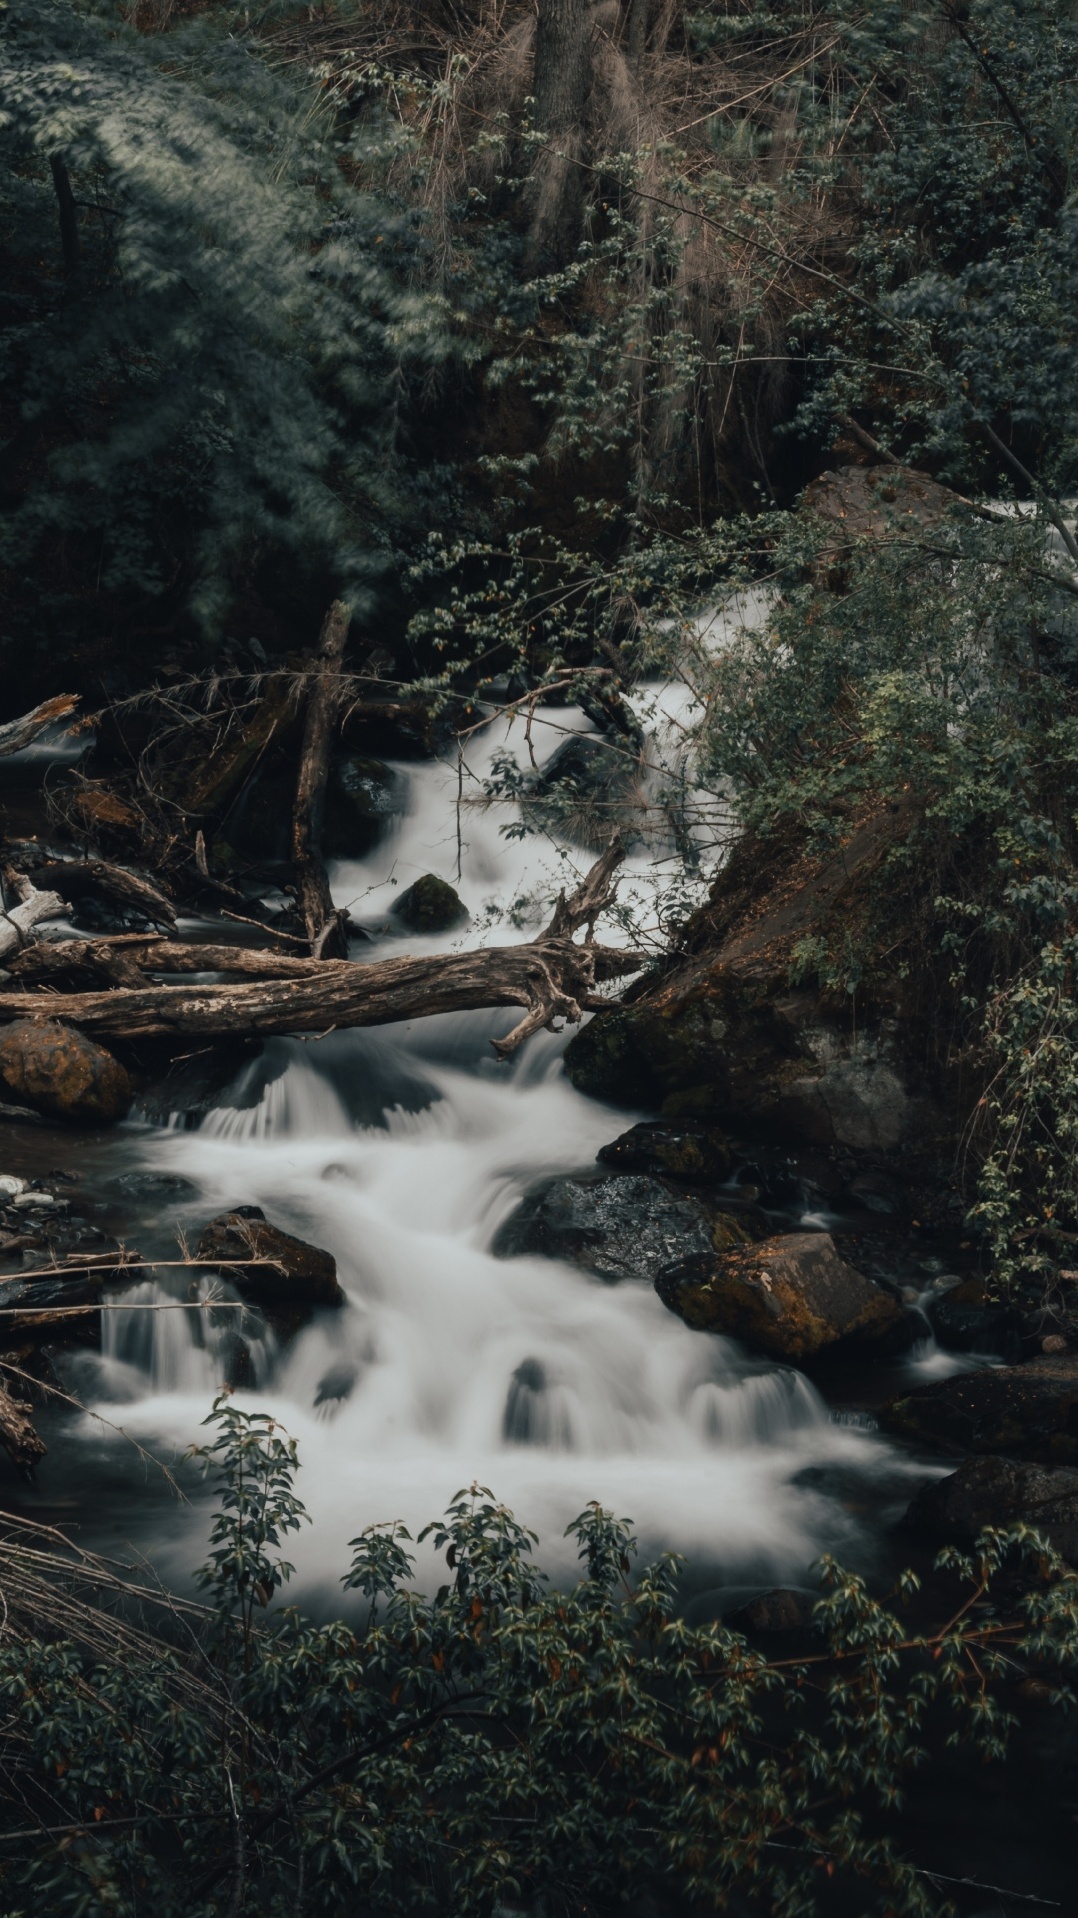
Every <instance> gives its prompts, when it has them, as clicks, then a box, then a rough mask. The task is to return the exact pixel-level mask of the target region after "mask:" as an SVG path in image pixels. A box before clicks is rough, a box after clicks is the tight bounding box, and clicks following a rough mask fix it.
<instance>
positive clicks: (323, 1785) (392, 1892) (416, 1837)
mask: <svg viewBox="0 0 1078 1918" xmlns="http://www.w3.org/2000/svg"><path fill="white" fill-rule="evenodd" d="M210 1423H212V1424H213V1425H214V1426H215V1428H216V1438H215V1440H214V1442H213V1443H212V1444H211V1445H210V1446H209V1447H207V1448H204V1449H203V1450H202V1452H201V1454H200V1456H201V1458H202V1460H203V1462H204V1463H205V1464H206V1465H207V1466H208V1467H210V1468H212V1469H213V1470H214V1471H215V1473H216V1475H217V1478H218V1482H219V1487H220V1505H219V1511H218V1516H217V1519H216V1521H215V1523H214V1526H213V1531H212V1549H211V1556H210V1560H209V1562H208V1565H207V1566H206V1568H205V1570H204V1572H203V1574H202V1582H203V1584H204V1586H205V1588H206V1590H207V1595H208V1599H209V1604H208V1607H206V1608H202V1607H199V1606H196V1605H193V1604H191V1603H188V1602H185V1601H183V1600H180V1599H175V1598H170V1597H169V1596H168V1595H167V1594H165V1593H163V1592H160V1591H159V1590H157V1591H155V1590H154V1589H152V1588H147V1587H146V1586H145V1585H143V1586H141V1587H136V1586H134V1585H132V1584H131V1583H130V1582H128V1581H127V1580H126V1578H125V1577H124V1576H123V1575H122V1574H121V1573H120V1572H118V1571H117V1570H116V1569H115V1568H111V1569H110V1568H109V1567H108V1566H107V1565H106V1564H104V1563H103V1562H101V1561H91V1560H81V1561H77V1562H74V1563H73V1562H72V1560H71V1557H70V1556H69V1555H68V1554H65V1553H62V1552H58V1551H56V1550H55V1549H52V1550H48V1549H45V1548H44V1546H43V1544H42V1541H41V1539H40V1535H38V1534H35V1533H34V1531H33V1529H32V1528H30V1529H29V1530H28V1531H27V1532H24V1533H20V1532H19V1531H18V1530H17V1529H16V1530H14V1531H13V1532H9V1535H8V1538H7V1540H6V1542H5V1545H4V1547H3V1589H4V1595H5V1600H6V1603H7V1607H8V1612H7V1623H6V1627H5V1630H4V1632H3V1635H2V1637H0V1695H2V1696H3V1698H4V1700H5V1703H6V1705H7V1708H8V1709H7V1714H6V1717H5V1721H4V1726H3V1732H2V1742H3V1767H2V1770H0V1803H2V1805H3V1813H2V1820H0V1847H2V1849H0V1860H2V1862H0V1883H2V1884H3V1887H4V1908H5V1910H6V1911H8V1912H9V1913H10V1914H11V1915H12V1918H16V1914H19V1915H20V1918H21V1914H22V1913H29V1912H30V1911H34V1912H41V1913H46V1912H47V1913H49V1914H56V1915H57V1918H59V1915H60V1914H64V1913H71V1914H74V1913H79V1914H87V1915H89V1914H94V1915H95V1918H96V1915H97V1914H102V1915H103V1914H105V1913H109V1914H132V1918H133V1915H134V1914H136V1913H144V1912H149V1911H151V1910H152V1911H153V1912H154V1913H155V1914H159V1918H167V1915H168V1914H171V1913H175V1914H177V1918H178V1914H180V1913H182V1914H184V1918H197V1914H200V1913H203V1912H205V1913H207V1914H208V1913H210V1912H220V1911H222V1910H227V1911H229V1912H230V1913H231V1914H232V1915H233V1918H240V1914H246V1913H250V1914H254V1913H259V1914H284V1913H286V1912H287V1913H289V1914H292V1913H295V1912H296V1911H298V1910H303V1911H306V1912H312V1913H314V1912H327V1913H329V1912H345V1911H353V1910H356V1909H362V1910H364V1911H370V1912H372V1913H386V1914H391V1913H399V1914H412V1913H419V1912H423V1911H431V1912H439V1913H450V1912H452V1913H462V1914H463V1913H476V1914H479V1913H493V1912H495V1911H497V1910H502V1911H505V1910H507V1909H511V1910H527V1911H536V1912H538V1911H543V1912H564V1913H573V1912H577V1913H584V1912H585V1911H600V1912H602V1911H614V1910H619V1909H627V1908H628V1909H641V1910H643V1909H648V1910H652V1911H654V1910H656V1909H658V1910H661V1911H670V1912H675V1911H676V1912H683V1911H685V1910H686V1909H688V1908H691V1909H693V1910H696V1909H699V1910H701V1911H707V1910H726V1909H733V1910H736V1911H740V1912H749V1911H754V1910H759V1911H763V1912H768V1913H781V1914H788V1918H793V1914H795V1913H796V1914H808V1913H811V1912H813V1911H817V1910H820V1911H826V1910H828V1909H830V1908H831V1904H832V1901H833V1899H834V1897H836V1896H839V1897H847V1898H848V1897H849V1896H850V1895H852V1896H854V1897H856V1899H857V1900H858V1903H857V1909H858V1910H859V1911H865V1912H867V1911H869V1910H878V1911H880V1912H881V1913H883V1912H890V1913H904V1914H918V1915H919V1918H920V1915H924V1914H928V1913H930V1912H933V1911H935V1910H936V1909H937V1906H936V1903H935V1901H934V1898H933V1896H932V1893H931V1888H930V1886H929V1883H928V1880H927V1877H926V1876H925V1875H924V1874H923V1873H920V1872H918V1870H917V1869H916V1866H915V1864H914V1863H913V1862H912V1861H909V1860H907V1859H905V1858H904V1857H903V1855H902V1852H901V1849H900V1848H899V1846H898V1844H897V1843H896V1837H897V1831H898V1827H899V1821H900V1818H901V1811H902V1805H903V1785H904V1781H906V1780H907V1779H908V1778H909V1777H910V1775H911V1773H912V1772H913V1771H914V1770H915V1769H916V1767H917V1766H918V1765H919V1764H921V1763H922V1762H923V1760H924V1758H925V1756H926V1748H927V1747H928V1745H929V1743H930V1741H931V1742H938V1743H939V1744H943V1743H946V1744H948V1745H951V1746H954V1747H956V1748H960V1749H962V1750H965V1751H966V1752H967V1753H968V1754H969V1755H970V1757H971V1759H972V1760H976V1759H978V1758H979V1759H997V1758H1000V1757H1001V1756H1003V1755H1004V1754H1005V1752H1006V1749H1007V1744H1008V1738H1009V1734H1010V1731H1011V1729H1012V1726H1013V1723H1014V1720H1013V1718H1012V1716H1011V1714H1010V1712H1009V1710H1008V1707H1007V1702H1006V1699H1005V1697H1002V1696H1001V1692H1002V1690H1003V1688H1004V1687H1005V1685H1006V1684H1007V1683H1009V1682H1013V1680H1014V1679H1015V1677H1017V1676H1021V1675H1022V1674H1023V1673H1027V1672H1029V1671H1030V1670H1034V1671H1035V1672H1037V1673H1039V1674H1041V1675H1042V1677H1041V1679H1040V1681H1039V1682H1040V1683H1041V1686H1042V1690H1045V1691H1048V1692H1050V1693H1051V1694H1052V1695H1053V1696H1055V1697H1056V1699H1057V1700H1058V1701H1059V1702H1065V1701H1066V1700H1067V1698H1068V1697H1069V1693H1068V1691H1067V1681H1068V1675H1070V1674H1072V1673H1073V1671H1074V1669H1075V1666H1076V1664H1078V1581H1076V1579H1075V1575H1074V1574H1073V1573H1072V1572H1070V1571H1069V1570H1068V1569H1067V1568H1066V1567H1065V1566H1064V1565H1063V1564H1062V1563H1061V1561H1060V1560H1059V1559H1058V1557H1057V1556H1056V1555H1055V1553H1053V1552H1052V1551H1051V1550H1050V1549H1049V1548H1047V1547H1046V1546H1045V1545H1044V1544H1043V1543H1042V1542H1041V1541H1040V1540H1038V1539H1037V1537H1036V1536H1035V1534H1033V1533H1031V1532H1029V1531H1028V1530H1026V1529H1024V1528H1019V1530H1018V1531H1016V1532H1014V1533H1010V1534H1004V1533H1001V1532H986V1533H985V1534H984V1535H983V1536H982V1538H981V1539H980V1540H979V1542H978V1545H977V1547H976V1550H975V1551H974V1553H973V1554H972V1556H971V1557H969V1558H965V1557H962V1556H961V1555H960V1554H958V1553H956V1552H947V1553H945V1554H944V1555H943V1559H942V1560H941V1563H945V1564H946V1566H947V1568H948V1572H949V1576H950V1579H951V1581H952V1586H951V1589H952V1592H953V1595H954V1603H953V1609H952V1612H951V1615H950V1617H949V1618H948V1620H947V1622H946V1623H944V1624H943V1625H941V1626H939V1627H936V1628H933V1629H928V1630H925V1631H919V1630H917V1629H916V1628H914V1627H912V1626H911V1625H910V1624H909V1623H908V1622H904V1621H903V1618H902V1617H901V1615H900V1610H901V1608H902V1607H904V1606H905V1605H906V1604H907V1602H908V1601H910V1600H911V1599H913V1598H914V1597H915V1594H916V1589H917V1580H916V1578H915V1577H914V1575H913V1574H912V1573H906V1574H904V1575H903V1576H902V1578H901V1579H900V1580H899V1584H898V1587H897V1590H896V1595H895V1596H896V1598H897V1599H898V1601H899V1605H900V1610H894V1609H889V1607H888V1606H887V1605H885V1604H882V1603H880V1602H879V1601H877V1600H876V1599H874V1598H873V1597H872V1596H871V1595H870V1594H869V1592H868V1590H867V1589H866V1587H865V1585H864V1583H863V1581H862V1580H861V1579H859V1578H857V1577H854V1576H852V1575H851V1574H849V1573H847V1572H844V1571H843V1570H842V1569H841V1568H840V1567H838V1566H837V1565H835V1564H833V1563H832V1562H830V1561H824V1564H823V1573H822V1576H823V1596H822V1597H821V1599H820V1601H819V1603H818V1605H817V1607H816V1626H817V1634H818V1643H817V1646H816V1647H815V1648H813V1649H811V1650H809V1651H802V1652H800V1653H798V1654H797V1656H796V1657H791V1658H785V1659H783V1658H779V1659H775V1660H771V1661H769V1660H768V1659H767V1658H765V1657H764V1656H763V1655H762V1654H761V1653H760V1652H759V1651H757V1650H755V1649H753V1648H752V1647H751V1646H750V1645H749V1644H748V1643H747V1642H746V1640H745V1639H744V1638H743V1637H741V1636H739V1635H738V1634H737V1633H736V1632H734V1631H731V1630H728V1629H727V1628H726V1627H725V1626H723V1625H721V1624H708V1625H704V1626H690V1625H688V1624H687V1623H686V1622H685V1620H684V1618H683V1617H682V1616H681V1615H680V1612H679V1609H678V1604H677V1564H676V1561H674V1560H672V1559H670V1558H664V1559H662V1560H660V1561H659V1562H658V1563H656V1564H653V1565H649V1566H645V1567H643V1568H635V1567H634V1563H633V1557H634V1543H633V1539H632V1537H631V1534H630V1531H629V1527H628V1525H627V1524H626V1523H625V1522H624V1521H619V1520H615V1519H614V1518H612V1517H611V1516H610V1515H609V1514H608V1513H606V1512H603V1511H601V1510H600V1509H599V1508H598V1507H595V1506H592V1507H589V1508H588V1510H587V1511H586V1512H584V1513H583V1514H582V1515H581V1516H580V1517H579V1518H578V1519H577V1520H575V1521H574V1523H573V1524H572V1525H571V1526H570V1527H569V1532H570V1534H571V1535H572V1536H573V1537H575V1538H576V1540H577V1541H578V1544H579V1550H580V1560H581V1574H580V1578H579V1581H578V1583H577V1584H576V1585H575V1586H574V1587H573V1589H572V1590H557V1589H552V1588H551V1587H550V1586H549V1584H548V1582H547V1580H546V1579H545V1577H544V1576H543V1574H542V1572H541V1571H539V1570H538V1569H537V1568H536V1567H535V1565H534V1564H533V1561H532V1545H533V1543H534V1540H533V1537H532V1535H530V1534H529V1533H528V1532H526V1531H525V1530H524V1529H523V1528H522V1527H521V1526H520V1524H519V1523H518V1522H517V1521H516V1520H515V1519H514V1517H513V1516H512V1514H511V1513H510V1512H508V1511H507V1510H506V1509H505V1508H504V1507H503V1506H500V1505H498V1504H497V1503H496V1502H495V1501H494V1499H493V1498H492V1497H491V1495H490V1494H489V1493H487V1492H485V1491H484V1490H483V1489H482V1488H480V1487H472V1489H471V1490H470V1491H468V1492H464V1493H461V1494H459V1495H458V1496H457V1497H456V1498H455V1499H454V1500H453V1502H452V1504H451V1505H450V1507H449V1510H448V1512H447V1513H446V1516H445V1518H444V1520H442V1521H441V1522H440V1523H438V1524H436V1525H433V1526H431V1527H429V1528H428V1532H427V1533H424V1534H423V1537H424V1538H425V1537H427V1536H428V1534H429V1535H430V1537H431V1540H432V1543H433V1547H434V1549H435V1550H436V1551H437V1552H438V1553H440V1554H442V1555H443V1557H444V1563H445V1566H446V1571H447V1580H446V1583H445V1584H443V1585H442V1586H441V1588H440V1589H439V1590H438V1591H437V1593H436V1594H435V1595H434V1596H433V1597H432V1598H426V1597H423V1596H421V1595H420V1594H419V1593H417V1592H416V1591H414V1590H412V1589H410V1583H409V1581H410V1578H411V1573H412V1561H411V1558H410V1556H409V1553H408V1549H407V1547H408V1543H409V1541H408V1537H407V1534H406V1533H405V1532H404V1531H403V1530H402V1528H401V1527H400V1526H399V1525H385V1526H373V1527H369V1528H368V1529H367V1531H366V1532H364V1533H363V1534H362V1535H361V1536H360V1537H359V1538H357V1539H355V1540H354V1541H353V1543H352V1554H353V1556H352V1562H351V1566H350V1569H349V1571H348V1572H347V1574H346V1575H345V1577H344V1579H343V1580H342V1583H343V1586H344V1588H345V1591H346V1593H347V1594H349V1596H350V1598H351V1602H352V1613H351V1617H350V1621H349V1622H347V1623H345V1622H344V1621H342V1620H335V1621H333V1622H330V1623H323V1624H318V1623H315V1622H313V1621H312V1620H311V1619H310V1618H308V1617H305V1616H304V1614H303V1613H302V1612H301V1611H299V1610H296V1609H293V1608H288V1609H279V1608H276V1607H273V1606H272V1603H271V1601H272V1600H273V1598H274V1596H275V1594H276V1593H277V1592H278V1590H279V1588H280V1586H281V1585H282V1583H283V1582H285V1581H286V1580H287V1578H288V1576H289V1572H290V1569H291V1568H290V1567H289V1566H288V1565H287V1563H285V1562H284V1561H283V1560H282V1559H281V1557H280V1555H279V1548H280V1544H281V1541H282V1539H283V1537H284V1536H285V1535H287V1534H288V1533H289V1532H291V1531H293V1530H295V1529H296V1527H297V1526H298V1525H299V1524H301V1523H302V1520H303V1516H304V1515H303V1510H302V1507H301V1506H300V1504H299V1503H298V1501H297V1499H296V1497H295V1494H294V1490H293V1480H294V1473H295V1467H296V1453H295V1447H294V1445H293V1443H292V1441H291V1440H289V1439H288V1438H287V1436H286V1435H285V1434H284V1433H282V1432H281V1430H280V1428H279V1427H278V1426H276V1425H275V1423H274V1422H273V1420H272V1419H270V1418H269V1417H267V1416H266V1415H265V1414H262V1413H257V1412H244V1411H241V1410H240V1409H238V1408H237V1407H235V1406H233V1405H231V1404H229V1403H228V1402H227V1401H226V1400H219V1401H218V1402H217V1404H216V1406H215V1408H214V1411H213V1413H212V1414H211V1419H210ZM1015 1552H1017V1554H1018V1555H1019V1557H1021V1558H1022V1559H1023V1560H1024V1561H1025V1563H1026V1575H1025V1580H1024V1592H1025V1595H1024V1596H1023V1597H1021V1598H1019V1599H1017V1600H1015V1597H1014V1592H1015V1587H1014V1580H1013V1578H1010V1579H1005V1580H1004V1582H1003V1583H1004V1591H1005V1592H1007V1591H1008V1590H1009V1591H1010V1594H1011V1603H1010V1605H1009V1607H1008V1606H1007V1605H1005V1604H1004V1605H997V1606H991V1607H989V1606H986V1605H985V1603H984V1600H985V1597H986V1594H987V1593H988V1592H989V1591H990V1589H991V1586H992V1581H993V1580H994V1579H996V1578H997V1577H998V1575H999V1574H1000V1572H1001V1570H1002V1568H1003V1567H1004V1565H1005V1562H1006V1561H1007V1560H1008V1558H1009V1557H1010V1556H1013V1554H1014V1553H1015ZM844 1908H849V1906H848V1905H847V1906H846V1907H844Z"/></svg>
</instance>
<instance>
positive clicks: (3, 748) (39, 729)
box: [0, 693, 79, 755]
mask: <svg viewBox="0 0 1078 1918" xmlns="http://www.w3.org/2000/svg"><path fill="white" fill-rule="evenodd" d="M78 703H79V696H78V694H77V693H58V694H57V695H56V698H55V699H46V700H45V702H44V704H43V705H41V706H35V707H34V710H33V712H32V713H24V714H23V716H22V718H21V719H9V720H8V722H7V725H6V726H0V755H6V754H8V753H21V752H22V750H23V748H24V747H25V746H31V745H32V744H33V742H34V740H35V739H36V738H37V736H38V734H39V733H43V732H44V730H45V728H46V726H51V725H53V724H54V723H55V721H56V720H58V719H66V718H67V715H68V713H73V712H74V710H75V708H76V706H77V705H78Z"/></svg>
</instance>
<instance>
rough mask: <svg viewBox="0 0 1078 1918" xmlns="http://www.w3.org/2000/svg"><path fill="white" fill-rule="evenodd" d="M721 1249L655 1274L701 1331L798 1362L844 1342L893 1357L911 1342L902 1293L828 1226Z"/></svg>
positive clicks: (667, 1297)
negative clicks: (840, 1248) (853, 1258)
mask: <svg viewBox="0 0 1078 1918" xmlns="http://www.w3.org/2000/svg"><path fill="white" fill-rule="evenodd" d="M717 1249H719V1250H720V1252H721V1255H720V1257H719V1258H718V1259H713V1260H708V1259H700V1258H691V1259H687V1260H685V1261H684V1262H683V1263H681V1264H676V1265H671V1266H669V1267H667V1268H666V1269H665V1270H664V1271H662V1272H661V1273H660V1274H659V1276H658V1278H657V1279H656V1282H655V1289H656V1291H657V1292H658V1294H659V1297H660V1298H661V1299H662V1301H663V1304H664V1305H667V1306H669V1308H670V1310H671V1311H672V1312H676V1313H677V1314H678V1316H679V1318H682V1319H684V1320H685V1323H686V1324H687V1325H691V1326H692V1327H693V1329H694V1330H695V1331H700V1332H721V1333H724V1334H725V1335H726V1336H727V1337H728V1338H736V1339H743V1340H744V1341H745V1343H746V1345H748V1346H749V1347H750V1348H751V1349H752V1350H753V1351H756V1352H762V1353H764V1354H766V1356H767V1357H768V1358H773V1359H778V1360H780V1361H782V1362H783V1363H785V1364H792V1365H803V1364H804V1363H805V1361H806V1360H809V1359H813V1358H815V1357H817V1356H818V1355H819V1354H821V1353H823V1352H826V1351H828V1350H831V1349H833V1348H840V1347H846V1348H856V1349H857V1350H859V1351H864V1350H872V1349H875V1351H876V1352H877V1353H879V1354H880V1355H881V1356H887V1357H889V1356H891V1355H892V1354H893V1353H895V1352H899V1351H902V1350H904V1348H905V1347H906V1346H908V1345H909V1343H910V1338H911V1332H910V1324H909V1320H908V1319H907V1317H906V1315H905V1313H904V1312H903V1311H902V1308H901V1306H900V1305H899V1304H898V1301H897V1300H896V1299H895V1298H893V1297H892V1295H891V1294H890V1293H889V1292H886V1291H884V1290H883V1288H882V1287H881V1286H877V1285H874V1284H873V1282H872V1280H871V1279H867V1278H865V1277H864V1275H863V1274H862V1273H860V1272H858V1271H857V1270H856V1268H855V1267H854V1266H852V1265H848V1264H847V1263H846V1261H845V1259H843V1258H842V1257H841V1256H840V1255H839V1253H838V1252H837V1251H836V1249H835V1243H834V1240H833V1239H832V1238H831V1237H830V1235H829V1234H828V1233H826V1232H797V1233H788V1234H785V1235H782V1236H780V1237H777V1238H772V1239H765V1240H763V1241H762V1242H761V1243H759V1244H757V1245H752V1246H749V1247H743V1246H741V1247H738V1246H726V1247H723V1248H721V1249H720V1248H719V1247H718V1245H717Z"/></svg>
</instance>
